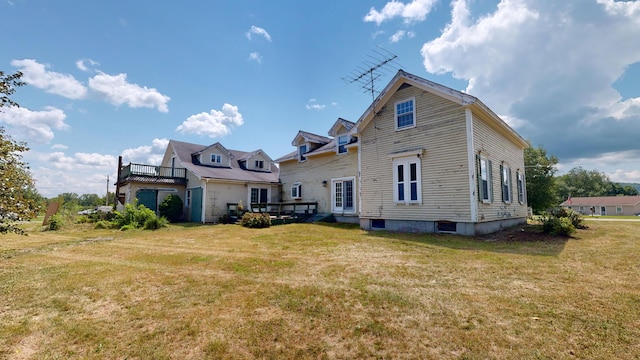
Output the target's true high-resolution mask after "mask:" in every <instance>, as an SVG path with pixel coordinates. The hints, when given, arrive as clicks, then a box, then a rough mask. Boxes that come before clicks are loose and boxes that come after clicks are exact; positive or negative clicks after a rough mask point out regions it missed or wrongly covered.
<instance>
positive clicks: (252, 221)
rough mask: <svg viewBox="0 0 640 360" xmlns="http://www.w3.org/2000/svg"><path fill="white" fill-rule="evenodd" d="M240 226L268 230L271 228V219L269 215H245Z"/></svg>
mask: <svg viewBox="0 0 640 360" xmlns="http://www.w3.org/2000/svg"><path fill="white" fill-rule="evenodd" d="M240 224H242V226H244V227H248V228H267V227H269V226H271V217H270V216H269V214H267V213H250V212H248V213H245V214H244V215H242V220H240Z"/></svg>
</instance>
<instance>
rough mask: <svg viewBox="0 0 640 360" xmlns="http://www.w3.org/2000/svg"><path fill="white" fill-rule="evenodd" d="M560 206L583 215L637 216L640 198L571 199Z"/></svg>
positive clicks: (639, 209)
mask: <svg viewBox="0 0 640 360" xmlns="http://www.w3.org/2000/svg"><path fill="white" fill-rule="evenodd" d="M560 206H562V207H565V208H569V209H572V210H575V211H577V212H579V213H581V214H584V215H638V214H640V196H595V197H572V198H569V199H567V200H566V201H564V202H563V203H562V204H560Z"/></svg>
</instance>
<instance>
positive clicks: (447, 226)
mask: <svg viewBox="0 0 640 360" xmlns="http://www.w3.org/2000/svg"><path fill="white" fill-rule="evenodd" d="M436 226H437V229H438V232H443V233H455V232H456V231H457V228H456V226H457V223H455V222H453V221H438V222H437V224H436Z"/></svg>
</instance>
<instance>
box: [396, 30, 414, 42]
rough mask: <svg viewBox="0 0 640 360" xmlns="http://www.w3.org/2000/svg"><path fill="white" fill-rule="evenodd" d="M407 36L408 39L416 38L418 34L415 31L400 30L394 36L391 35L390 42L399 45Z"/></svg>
mask: <svg viewBox="0 0 640 360" xmlns="http://www.w3.org/2000/svg"><path fill="white" fill-rule="evenodd" d="M405 36H406V37H408V38H412V37H415V36H416V33H415V32H413V31H406V30H398V31H396V32H395V33H394V34H393V35H391V37H390V38H389V41H390V42H392V43H397V42H399V41H400V40H402V39H404V37H405Z"/></svg>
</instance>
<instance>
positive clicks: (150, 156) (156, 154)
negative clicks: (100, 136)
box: [122, 138, 169, 165]
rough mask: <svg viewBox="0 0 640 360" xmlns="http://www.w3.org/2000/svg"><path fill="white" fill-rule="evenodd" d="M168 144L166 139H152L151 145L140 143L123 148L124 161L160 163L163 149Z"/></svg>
mask: <svg viewBox="0 0 640 360" xmlns="http://www.w3.org/2000/svg"><path fill="white" fill-rule="evenodd" d="M168 144H169V140H168V139H158V138H156V139H153V141H152V142H151V145H142V146H138V147H136V148H130V149H125V150H124V151H123V152H122V159H123V161H124V162H127V163H129V162H132V163H140V164H149V165H160V163H161V162H162V158H163V157H164V153H165V150H166V149H167V145H168Z"/></svg>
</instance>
